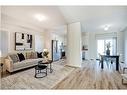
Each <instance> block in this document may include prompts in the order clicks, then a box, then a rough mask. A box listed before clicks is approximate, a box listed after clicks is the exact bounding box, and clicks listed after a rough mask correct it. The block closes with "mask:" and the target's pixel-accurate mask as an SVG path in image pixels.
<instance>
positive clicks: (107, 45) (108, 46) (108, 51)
mask: <svg viewBox="0 0 127 95" xmlns="http://www.w3.org/2000/svg"><path fill="white" fill-rule="evenodd" d="M106 47H107V50H106V55H110V47H111V43H110V42H108V43H107V44H106Z"/></svg>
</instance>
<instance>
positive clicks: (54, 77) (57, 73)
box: [1, 61, 74, 89]
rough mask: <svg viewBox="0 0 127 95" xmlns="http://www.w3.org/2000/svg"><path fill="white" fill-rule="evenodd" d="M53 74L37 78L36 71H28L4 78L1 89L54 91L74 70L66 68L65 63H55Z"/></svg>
mask: <svg viewBox="0 0 127 95" xmlns="http://www.w3.org/2000/svg"><path fill="white" fill-rule="evenodd" d="M52 68H53V72H52V73H50V72H48V75H47V76H46V77H44V78H35V77H34V74H35V69H34V68H31V69H27V70H24V71H20V72H17V73H15V74H12V75H9V76H7V77H4V78H2V80H1V89H52V88H53V87H54V86H55V85H57V84H58V83H59V82H60V81H62V80H63V79H64V78H66V77H67V76H68V75H69V74H70V73H71V72H72V71H73V70H74V68H72V67H68V66H65V62H64V61H58V62H53V64H52Z"/></svg>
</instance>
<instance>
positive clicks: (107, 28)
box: [102, 24, 112, 31]
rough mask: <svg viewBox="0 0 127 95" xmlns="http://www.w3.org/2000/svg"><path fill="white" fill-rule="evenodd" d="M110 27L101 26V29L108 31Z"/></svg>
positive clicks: (108, 25)
mask: <svg viewBox="0 0 127 95" xmlns="http://www.w3.org/2000/svg"><path fill="white" fill-rule="evenodd" d="M111 26H112V25H110V24H107V25H103V26H102V28H103V29H104V30H105V31H108V30H109V28H110V27H111Z"/></svg>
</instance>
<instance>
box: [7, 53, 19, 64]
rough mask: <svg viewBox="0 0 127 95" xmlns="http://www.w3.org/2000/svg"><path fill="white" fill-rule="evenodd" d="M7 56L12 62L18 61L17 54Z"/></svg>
mask: <svg viewBox="0 0 127 95" xmlns="http://www.w3.org/2000/svg"><path fill="white" fill-rule="evenodd" d="M9 57H10V58H11V60H12V61H13V63H16V62H19V61H20V60H19V57H18V55H17V54H12V55H9Z"/></svg>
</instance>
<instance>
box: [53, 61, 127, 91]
mask: <svg viewBox="0 0 127 95" xmlns="http://www.w3.org/2000/svg"><path fill="white" fill-rule="evenodd" d="M83 66H84V67H83V68H82V69H79V68H76V69H75V70H74V72H72V73H71V74H70V75H69V76H68V77H66V78H65V79H64V80H62V81H61V82H60V83H58V84H57V85H56V86H55V87H53V89H127V85H122V83H121V75H120V72H117V71H115V68H114V67H115V66H107V65H106V64H105V66H104V67H105V68H104V70H101V68H100V66H99V64H98V63H97V62H94V61H90V62H83Z"/></svg>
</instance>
